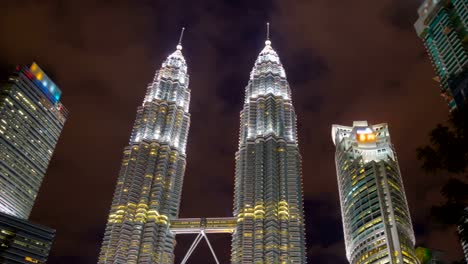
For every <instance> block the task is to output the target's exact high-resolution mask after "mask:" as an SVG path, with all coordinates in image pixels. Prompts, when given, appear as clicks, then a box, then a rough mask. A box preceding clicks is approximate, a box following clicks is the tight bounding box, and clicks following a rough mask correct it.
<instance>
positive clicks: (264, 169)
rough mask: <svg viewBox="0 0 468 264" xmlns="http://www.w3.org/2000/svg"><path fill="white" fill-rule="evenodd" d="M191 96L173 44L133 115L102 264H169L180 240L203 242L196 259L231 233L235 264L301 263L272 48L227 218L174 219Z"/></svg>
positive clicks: (283, 89)
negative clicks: (218, 236)
mask: <svg viewBox="0 0 468 264" xmlns="http://www.w3.org/2000/svg"><path fill="white" fill-rule="evenodd" d="M188 86H189V75H188V74H187V64H186V62H185V59H184V57H183V55H182V46H181V44H180V43H179V45H178V46H177V50H176V51H175V52H174V53H172V54H171V55H169V57H168V58H167V59H166V61H165V62H164V63H163V64H162V67H161V69H160V70H159V71H157V72H156V75H155V77H154V80H153V82H152V83H150V84H149V86H148V90H147V93H146V97H145V99H144V102H143V104H142V105H141V106H140V107H139V108H138V111H137V118H136V121H135V124H134V126H133V132H132V135H131V139H130V143H129V146H127V147H126V148H125V150H124V157H123V161H122V167H121V170H120V173H119V176H118V182H117V186H116V189H115V193H114V198H113V201H112V207H111V210H110V214H109V219H108V222H107V227H106V231H105V236H104V241H103V243H102V248H101V253H100V256H99V263H102V264H104V263H135V264H136V263H148V264H149V263H174V247H175V244H176V242H175V236H176V234H186V233H196V234H199V237H197V239H196V241H195V242H196V243H195V242H194V244H193V245H192V247H191V249H190V250H192V251H193V249H194V247H196V244H198V242H199V241H200V240H201V238H202V237H205V238H206V233H231V234H232V237H233V239H232V253H231V262H232V263H271V264H276V263H305V262H306V256H305V238H304V212H303V201H302V199H303V197H302V178H301V156H300V154H299V148H298V143H297V133H296V114H295V112H294V107H293V105H292V101H291V90H290V88H289V84H288V81H287V79H286V74H285V70H284V68H283V66H282V64H281V62H280V59H279V57H278V54H277V53H276V52H275V51H274V50H273V48H272V46H271V41H270V40H269V39H267V41H266V42H265V48H264V49H263V50H262V51H261V53H260V55H259V56H258V58H257V60H256V62H255V65H254V68H253V70H252V72H251V74H250V80H249V83H248V85H247V87H246V90H245V101H244V109H243V110H242V111H241V125H240V143H239V150H238V152H237V153H236V156H235V158H236V176H235V192H234V212H233V217H231V218H209V219H206V218H202V219H196V218H189V219H178V215H179V206H180V200H181V193H182V185H183V179H184V173H185V165H186V145H187V137H188V130H189V124H190V113H189V103H190V90H189V88H188ZM197 240H198V241H197ZM207 242H208V243H209V241H208V240H207ZM209 246H210V248H211V245H210V244H209ZM190 250H189V251H190ZM190 253H191V252H190ZM212 253H213V255H214V256H215V254H214V251H213V250H212ZM215 258H216V256H215ZM187 259H188V257H186V258H185V259H184V261H183V263H185V261H187ZM216 261H217V260H216ZM217 262H218V261H217Z"/></svg>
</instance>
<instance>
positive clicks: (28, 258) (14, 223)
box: [0, 213, 55, 264]
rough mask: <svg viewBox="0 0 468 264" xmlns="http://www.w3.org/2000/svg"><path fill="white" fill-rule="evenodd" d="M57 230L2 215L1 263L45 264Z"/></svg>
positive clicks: (0, 230) (0, 216) (0, 225)
mask: <svg viewBox="0 0 468 264" xmlns="http://www.w3.org/2000/svg"><path fill="white" fill-rule="evenodd" d="M54 236H55V230H53V229H50V228H48V227H45V226H41V225H37V224H32V223H30V222H28V221H26V220H23V219H20V218H17V217H14V216H10V215H8V214H4V213H0V263H10V264H16V263H18V264H20V263H24V264H31V263H39V264H44V263H46V261H47V257H48V256H49V251H50V248H51V246H52V240H53V239H54Z"/></svg>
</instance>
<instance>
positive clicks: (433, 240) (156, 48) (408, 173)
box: [0, 0, 461, 264]
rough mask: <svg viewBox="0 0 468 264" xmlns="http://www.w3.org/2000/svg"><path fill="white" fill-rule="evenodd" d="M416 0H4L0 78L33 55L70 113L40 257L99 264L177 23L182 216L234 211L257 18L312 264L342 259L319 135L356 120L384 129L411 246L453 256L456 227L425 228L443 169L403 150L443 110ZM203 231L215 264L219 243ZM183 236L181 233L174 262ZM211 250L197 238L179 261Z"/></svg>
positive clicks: (325, 149)
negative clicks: (294, 144)
mask: <svg viewBox="0 0 468 264" xmlns="http://www.w3.org/2000/svg"><path fill="white" fill-rule="evenodd" d="M419 2H420V1H416V0H414V1H413V0H411V1H404V0H397V1H393V0H382V1H367V0H366V1H325V0H318V1H307V0H298V1H294V3H293V2H291V1H287V0H275V1H267V0H260V1H250V0H241V1H234V0H232V1H231V0H230V1H222V2H220V1H216V0H205V1H197V2H196V3H195V2H193V1H192V2H189V1H182V0H175V1H129V0H115V1H112V0H107V1H92V0H80V1H78V0H74V1H56V0H44V1H39V2H38V1H21V2H18V1H1V2H0V9H1V10H2V11H4V12H2V14H3V15H2V16H1V17H0V34H1V36H3V38H2V41H1V42H0V61H1V63H0V76H1V75H2V74H3V75H5V72H7V70H6V69H11V68H12V67H14V65H16V64H27V63H30V62H31V61H32V60H36V61H37V62H38V63H39V64H40V65H41V66H43V68H44V69H45V70H46V71H47V73H49V75H51V76H53V79H54V80H55V81H56V83H57V84H58V85H59V86H60V87H61V89H62V90H63V102H64V104H65V105H66V107H67V108H68V109H69V110H70V113H71V114H70V119H69V120H68V122H67V124H66V126H65V130H64V132H63V135H62V136H61V138H60V141H59V144H58V146H57V148H56V152H55V154H54V158H53V161H52V163H51V165H50V168H49V170H48V172H47V175H46V178H45V180H44V183H43V187H42V189H41V192H40V194H39V196H38V199H37V203H36V207H35V209H34V211H33V214H32V220H34V221H35V222H38V223H41V224H44V225H48V226H51V227H53V228H56V229H57V237H56V241H55V244H54V247H53V250H52V253H51V257H50V263H81V264H86V263H96V260H97V255H98V252H99V245H100V242H101V238H102V235H103V232H104V227H105V222H106V218H107V214H108V211H109V207H110V203H111V199H112V193H113V190H114V186H115V184H116V178H117V173H118V170H119V166H120V162H121V160H120V159H121V157H122V151H123V148H124V146H125V145H126V144H127V143H128V138H129V135H130V131H131V127H132V123H133V121H134V118H135V113H136V108H137V106H138V105H139V104H140V103H141V101H142V99H143V97H144V94H145V90H146V87H147V83H148V82H150V81H151V80H152V78H153V75H154V71H155V70H156V69H157V68H159V67H160V64H161V62H162V60H163V59H164V58H165V57H166V56H167V55H168V54H169V53H170V52H172V51H173V50H174V48H175V45H176V42H177V39H178V35H179V32H180V28H181V27H182V26H186V27H187V31H186V35H185V39H184V50H183V52H184V54H185V57H186V59H187V61H188V64H189V71H190V75H191V80H190V82H191V83H190V88H191V90H192V98H191V100H192V101H191V108H190V112H191V115H192V122H191V128H190V135H189V144H188V166H187V171H186V176H185V180H184V189H183V197H182V205H181V216H182V217H210V216H230V215H231V213H232V212H231V210H232V196H233V183H234V155H235V152H236V150H237V147H238V129H239V111H240V110H241V107H242V103H243V93H244V89H245V86H246V85H247V82H248V78H249V73H250V70H251V68H252V66H253V63H254V61H255V58H256V56H257V55H258V53H259V51H260V50H261V49H262V47H263V43H264V40H265V22H266V21H270V22H271V23H272V33H271V36H272V41H273V46H274V48H275V49H276V51H277V52H278V53H279V55H280V57H281V60H282V62H283V64H284V66H285V69H286V73H287V75H288V77H289V80H290V84H291V89H292V92H293V100H294V105H295V108H296V112H297V114H298V128H299V139H300V141H299V143H300V148H301V152H302V156H303V161H304V165H303V177H304V191H305V200H306V202H305V208H306V220H307V240H308V256H309V258H310V259H311V261H313V262H314V263H327V264H328V263H332V264H333V263H337V264H339V263H346V262H345V261H344V260H345V252H344V242H343V238H342V227H341V224H340V215H339V202H338V193H337V183H336V175H335V173H336V172H335V167H334V147H333V143H332V142H331V136H330V129H331V125H332V124H334V123H338V124H343V125H351V124H352V121H353V120H361V119H364V120H369V121H370V122H372V123H380V122H388V123H389V125H390V129H391V133H392V140H393V143H394V144H395V147H396V149H397V153H398V156H399V161H400V166H401V170H402V174H403V178H404V181H405V187H406V191H407V192H406V193H407V196H408V201H409V205H410V209H411V214H412V218H413V221H414V223H415V230H416V234H417V237H418V243H419V244H425V245H427V246H430V247H434V248H440V249H442V250H445V251H447V254H448V255H449V256H450V258H452V259H458V258H459V257H460V256H461V253H460V247H459V245H458V242H457V239H456V236H455V235H454V230H449V231H447V230H444V229H440V228H438V227H437V228H436V227H434V226H433V225H432V224H430V223H429V221H428V211H429V208H430V206H431V205H433V204H437V203H439V202H440V201H441V197H440V195H439V188H440V186H441V184H442V182H443V181H444V178H443V177H440V178H438V177H435V176H426V175H424V174H423V173H422V172H421V171H420V169H419V163H418V161H417V160H416V157H415V148H416V147H417V146H420V145H422V144H424V143H426V142H427V136H426V135H427V132H428V131H429V130H430V129H431V128H432V127H433V126H434V125H435V124H436V123H439V122H442V121H443V120H444V119H445V118H446V115H447V108H446V106H445V105H444V103H443V102H442V100H441V99H440V98H439V95H438V89H439V88H438V87H437V83H435V82H433V81H432V80H431V78H432V76H433V75H434V72H433V70H432V68H431V66H430V62H429V60H428V59H427V56H426V55H423V54H424V46H423V45H422V43H421V42H420V40H419V39H418V38H417V36H416V34H415V33H414V32H413V29H412V24H413V21H414V20H415V19H416V7H417V5H418V4H419ZM428 106H430V107H428ZM210 239H211V238H210ZM212 239H213V240H212V243H213V244H214V246H215V248H216V250H217V251H218V252H219V254H218V256H220V259H221V263H226V262H227V261H228V259H229V254H230V253H229V244H230V237H229V236H215V237H213V238H212ZM192 241H193V237H190V236H188V237H183V236H181V237H180V238H179V239H178V246H177V251H176V254H177V258H178V260H180V259H181V258H182V257H183V254H184V253H185V252H184V250H186V249H187V248H188V247H189V246H190V243H191V242H192ZM207 259H210V256H209V251H208V250H207V247H206V245H205V244H202V247H201V248H200V251H197V252H195V254H194V256H193V259H192V258H191V260H192V261H193V263H205V261H206V260H207Z"/></svg>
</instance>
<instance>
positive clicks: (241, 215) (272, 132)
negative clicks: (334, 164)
mask: <svg viewBox="0 0 468 264" xmlns="http://www.w3.org/2000/svg"><path fill="white" fill-rule="evenodd" d="M265 44H266V45H265V48H264V49H263V50H262V51H261V52H260V55H259V56H258V58H257V60H256V62H255V65H254V68H253V70H252V72H251V74H250V80H249V83H248V85H247V87H246V89H245V101H244V109H243V110H242V111H241V114H240V116H241V126H240V142H239V151H238V152H237V153H236V178H235V194H234V216H235V217H237V227H236V231H235V232H234V234H233V241H232V256H231V260H232V263H236V264H237V263H272V264H273V263H275V264H276V263H305V262H306V254H305V253H306V252H305V238H304V212H303V197H302V175H301V174H302V173H301V155H300V154H299V148H298V143H297V134H296V114H295V112H294V107H293V105H292V100H291V90H290V88H289V84H288V81H287V80H286V74H285V71H284V68H283V66H282V64H281V62H280V59H279V57H278V54H277V53H276V52H275V51H274V50H273V48H272V46H271V42H270V40H267V41H266V42H265Z"/></svg>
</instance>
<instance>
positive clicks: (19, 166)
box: [0, 63, 68, 219]
mask: <svg viewBox="0 0 468 264" xmlns="http://www.w3.org/2000/svg"><path fill="white" fill-rule="evenodd" d="M60 96H61V91H60V89H59V88H58V87H57V85H56V84H55V83H54V82H53V81H52V80H51V79H50V78H49V77H48V76H47V75H46V74H45V72H44V71H43V70H42V69H41V68H40V67H39V66H38V65H37V64H36V63H33V64H32V65H31V66H30V67H25V66H24V67H19V66H18V67H17V69H16V71H15V73H14V74H12V75H11V76H10V77H9V79H8V80H7V81H6V82H5V83H3V84H2V85H1V86H0V212H3V213H6V214H9V215H12V216H15V217H18V218H22V219H27V218H28V217H29V214H30V212H31V209H32V207H33V205H34V201H35V199H36V195H37V193H38V191H39V187H40V186H41V182H42V179H43V178H44V175H45V173H46V170H47V167H48V165H49V162H50V159H51V157H52V154H53V151H54V148H55V145H56V144H57V141H58V139H59V136H60V133H61V132H62V129H63V126H64V123H65V120H66V118H67V115H68V112H67V110H66V109H65V107H64V106H63V105H62V104H61V103H60Z"/></svg>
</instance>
